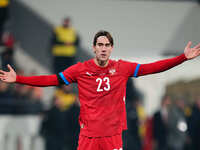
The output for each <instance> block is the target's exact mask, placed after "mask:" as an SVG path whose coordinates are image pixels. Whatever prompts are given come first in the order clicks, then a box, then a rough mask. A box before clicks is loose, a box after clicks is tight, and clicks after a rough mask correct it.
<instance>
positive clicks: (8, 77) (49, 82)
mask: <svg viewBox="0 0 200 150" xmlns="http://www.w3.org/2000/svg"><path fill="white" fill-rule="evenodd" d="M8 69H9V71H8V72H7V71H3V70H0V80H2V81H4V82H7V83H20V84H26V85H31V86H43V87H46V86H56V85H59V81H58V78H57V75H56V74H54V75H42V76H29V77H25V76H19V75H17V74H16V72H15V71H14V69H13V68H12V67H11V66H10V65H8Z"/></svg>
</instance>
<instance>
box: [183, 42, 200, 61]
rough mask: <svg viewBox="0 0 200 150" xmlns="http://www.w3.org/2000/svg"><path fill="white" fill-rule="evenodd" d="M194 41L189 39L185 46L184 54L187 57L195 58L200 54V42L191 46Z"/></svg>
mask: <svg viewBox="0 0 200 150" xmlns="http://www.w3.org/2000/svg"><path fill="white" fill-rule="evenodd" d="M191 46H192V42H191V41H189V42H188V44H187V46H186V47H185V50H184V54H185V57H186V58H187V59H193V58H195V57H197V56H199V55H200V43H199V44H197V45H196V46H194V47H193V48H191Z"/></svg>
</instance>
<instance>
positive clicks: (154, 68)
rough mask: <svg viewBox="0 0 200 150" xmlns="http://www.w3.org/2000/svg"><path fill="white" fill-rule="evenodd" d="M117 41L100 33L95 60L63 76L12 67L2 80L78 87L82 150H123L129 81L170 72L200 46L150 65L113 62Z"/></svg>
mask: <svg viewBox="0 0 200 150" xmlns="http://www.w3.org/2000/svg"><path fill="white" fill-rule="evenodd" d="M113 45H114V43H113V38H112V36H111V35H110V33H109V32H107V31H99V32H98V33H97V34H96V35H95V37H94V41H93V51H94V53H95V57H94V58H93V59H91V60H88V61H85V62H83V63H80V62H79V63H77V64H75V65H73V66H71V67H69V68H67V69H66V70H64V71H63V72H60V73H59V74H53V75H40V76H29V77H26V76H19V75H17V74H16V73H15V71H14V70H13V68H12V67H11V66H10V65H8V69H9V71H8V72H6V71H3V70H0V79H1V80H2V81H4V82H8V83H20V84H26V85H31V86H58V85H59V84H66V85H68V84H71V83H73V82H75V83H77V84H78V90H79V100H80V105H81V106H80V116H79V124H80V128H81V129H80V135H79V145H78V150H122V149H123V148H122V131H123V130H125V129H127V124H126V110H125V99H126V97H125V95H126V82H127V80H128V78H129V77H138V76H143V75H148V74H153V73H158V72H162V71H165V70H168V69H170V68H172V67H174V66H176V65H179V64H181V63H183V62H184V61H186V60H189V59H193V58H195V57H197V56H199V55H200V43H199V44H198V45H196V46H195V47H193V48H191V45H192V43H191V42H188V44H187V46H186V47H185V50H184V53H183V54H181V55H179V56H177V57H173V58H169V59H164V60H160V61H157V62H153V63H148V64H139V63H135V62H128V61H124V60H118V61H115V60H111V59H109V58H110V55H111V52H112V50H113Z"/></svg>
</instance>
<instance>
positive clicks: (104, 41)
mask: <svg viewBox="0 0 200 150" xmlns="http://www.w3.org/2000/svg"><path fill="white" fill-rule="evenodd" d="M112 49H113V46H112V45H111V43H110V41H109V40H108V38H107V37H106V36H100V37H98V38H97V42H96V45H95V46H93V51H94V53H95V54H96V59H97V60H98V61H108V59H109V57H110V54H111V52H112Z"/></svg>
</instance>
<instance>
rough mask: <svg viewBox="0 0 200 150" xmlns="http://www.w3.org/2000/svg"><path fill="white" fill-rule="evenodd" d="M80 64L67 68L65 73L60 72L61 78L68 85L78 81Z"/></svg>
mask: <svg viewBox="0 0 200 150" xmlns="http://www.w3.org/2000/svg"><path fill="white" fill-rule="evenodd" d="M79 66H80V63H78V64H75V65H72V66H71V67H69V68H67V69H66V70H64V71H63V72H60V73H59V74H58V75H59V78H60V79H61V80H62V81H63V82H64V83H65V84H66V85H68V84H70V83H73V82H76V81H77V77H78V74H79V68H80V67H79Z"/></svg>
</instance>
